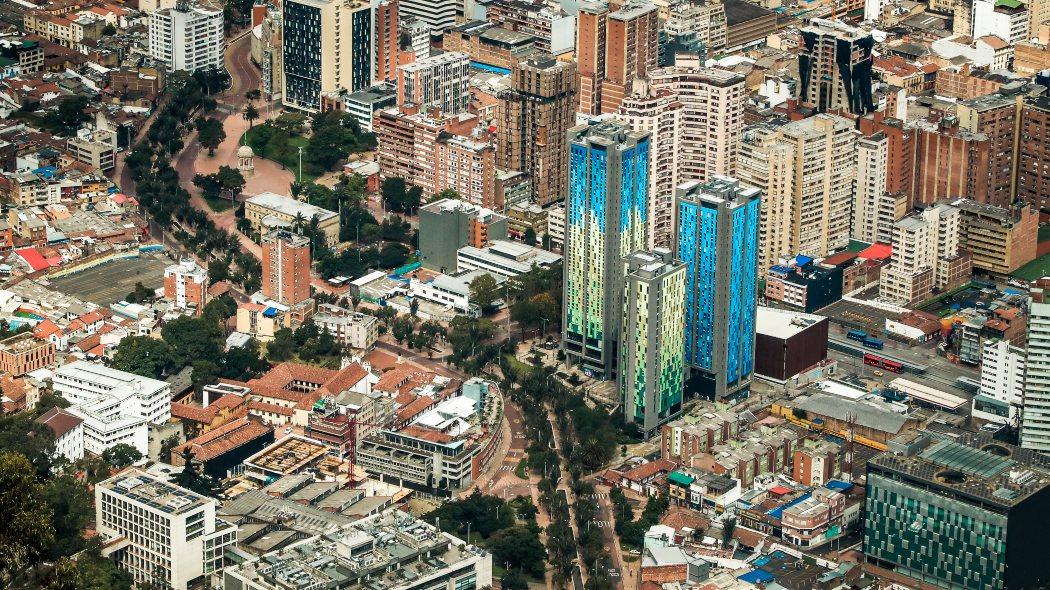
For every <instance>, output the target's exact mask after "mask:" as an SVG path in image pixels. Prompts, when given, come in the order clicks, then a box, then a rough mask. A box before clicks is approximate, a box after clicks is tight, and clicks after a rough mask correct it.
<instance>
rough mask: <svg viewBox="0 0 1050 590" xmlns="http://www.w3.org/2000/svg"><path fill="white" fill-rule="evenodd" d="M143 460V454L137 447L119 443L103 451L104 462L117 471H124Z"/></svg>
mask: <svg viewBox="0 0 1050 590" xmlns="http://www.w3.org/2000/svg"><path fill="white" fill-rule="evenodd" d="M141 458H142V453H140V452H139V450H138V449H136V448H135V447H133V446H131V445H129V444H125V443H119V444H116V445H113V446H112V447H110V448H108V449H106V450H105V451H102V460H104V461H105V462H106V463H109V464H110V465H112V466H114V467H116V468H117V469H123V468H125V467H127V466H128V465H131V464H132V463H134V462H135V461H138V460H139V459H141Z"/></svg>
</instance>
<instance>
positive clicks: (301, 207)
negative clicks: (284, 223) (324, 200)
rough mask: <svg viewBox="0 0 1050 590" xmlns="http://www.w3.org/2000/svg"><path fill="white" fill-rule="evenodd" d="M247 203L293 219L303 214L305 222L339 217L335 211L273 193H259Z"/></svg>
mask: <svg viewBox="0 0 1050 590" xmlns="http://www.w3.org/2000/svg"><path fill="white" fill-rule="evenodd" d="M245 203H251V204H253V205H258V206H260V207H264V208H266V209H271V210H273V211H277V212H279V213H283V214H284V215H288V216H291V217H295V216H296V215H297V214H300V213H301V214H302V216H303V219H305V220H310V219H312V218H313V217H314V216H315V215H316V216H317V220H318V221H326V220H328V219H331V218H333V217H335V216H336V215H337V214H336V213H335V212H334V211H329V210H328V209H322V208H320V207H317V206H316V205H311V204H310V203H304V202H302V201H297V200H295V199H293V198H291V197H286V196H284V195H279V194H277V193H271V192H265V193H259V194H258V195H255V196H254V197H249V198H248V200H246V201H245Z"/></svg>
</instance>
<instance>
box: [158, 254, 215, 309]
mask: <svg viewBox="0 0 1050 590" xmlns="http://www.w3.org/2000/svg"><path fill="white" fill-rule="evenodd" d="M207 292H208V271H207V270H205V269H203V268H201V267H200V266H198V265H197V263H196V262H194V261H193V259H192V258H184V259H182V260H180V261H179V262H178V264H172V265H170V266H168V267H167V268H165V269H164V296H165V297H167V298H168V299H171V300H172V301H173V302H174V303H175V307H176V308H178V309H187V308H188V307H190V305H191V304H192V305H194V306H195V307H196V308H197V309H198V310H200V309H202V308H203V307H204V304H205V299H206V295H207Z"/></svg>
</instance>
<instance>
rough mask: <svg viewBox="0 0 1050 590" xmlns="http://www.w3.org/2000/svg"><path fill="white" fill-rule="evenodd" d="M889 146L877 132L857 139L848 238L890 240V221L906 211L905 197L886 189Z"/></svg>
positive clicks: (871, 241) (893, 220) (884, 136)
mask: <svg viewBox="0 0 1050 590" xmlns="http://www.w3.org/2000/svg"><path fill="white" fill-rule="evenodd" d="M889 146H890V139H889V137H887V136H886V134H885V133H882V132H881V131H880V132H876V133H875V134H873V135H871V136H867V137H860V138H858V139H857V178H856V180H854V187H855V188H854V190H853V225H852V229H851V230H850V237H852V238H853V239H855V240H860V241H862V242H867V243H869V244H870V243H873V242H881V243H883V244H888V243H890V241H891V240H892V239H893V224H894V223H896V222H897V221H898V220H899V219H901V218H902V217H904V215H905V214H906V213H907V212H908V196H907V195H906V194H904V193H890V192H888V191H887V190H886V185H887V172H886V168H887V162H888V161H889Z"/></svg>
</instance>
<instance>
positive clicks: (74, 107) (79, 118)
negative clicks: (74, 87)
mask: <svg viewBox="0 0 1050 590" xmlns="http://www.w3.org/2000/svg"><path fill="white" fill-rule="evenodd" d="M87 107H88V98H87V97H86V96H83V95H75V96H70V97H68V98H63V99H62V101H61V102H59V103H58V106H57V107H55V108H54V109H51V110H49V111H48V112H47V113H46V114H45V115H44V125H45V126H46V127H47V128H48V129H49V130H51V131H53V132H55V133H57V134H59V135H63V136H69V135H73V134H75V133H76V132H77V130H78V129H80V126H81V125H83V124H84V123H87V122H88V121H90V120H91V115H90V114H89V113H88V111H87Z"/></svg>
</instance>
